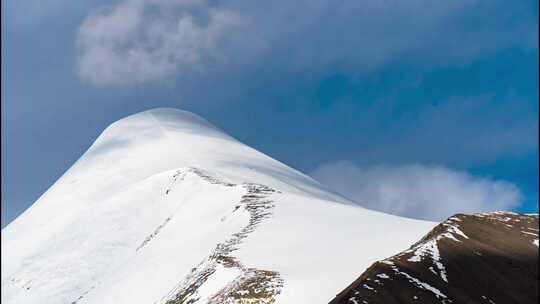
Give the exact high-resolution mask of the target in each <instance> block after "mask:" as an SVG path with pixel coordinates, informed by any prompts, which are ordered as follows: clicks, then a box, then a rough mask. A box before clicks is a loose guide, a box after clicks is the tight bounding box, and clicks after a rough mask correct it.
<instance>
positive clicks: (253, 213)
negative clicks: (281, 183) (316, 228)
mask: <svg viewBox="0 0 540 304" xmlns="http://www.w3.org/2000/svg"><path fill="white" fill-rule="evenodd" d="M189 173H192V174H195V175H197V176H199V177H200V178H202V179H204V180H206V181H207V182H209V183H212V184H220V185H224V186H227V187H237V186H239V185H236V184H232V183H228V182H225V181H222V180H220V179H218V178H216V177H213V176H211V175H209V174H207V173H205V172H203V171H202V170H199V169H197V168H189V169H187V170H185V171H178V172H177V173H176V174H175V175H174V181H178V180H182V179H183V178H184V177H185V176H186V174H189ZM240 186H241V187H244V188H245V189H246V190H247V193H246V194H245V195H244V196H242V199H241V201H240V202H239V203H238V204H237V205H236V206H235V208H234V210H233V213H235V212H238V210H239V209H240V208H242V209H243V210H245V211H247V212H248V213H249V223H248V225H247V226H245V227H244V228H243V229H242V230H241V231H239V232H237V233H234V234H233V235H232V236H231V237H230V238H229V239H227V240H226V241H224V242H222V243H219V244H217V246H216V248H215V249H214V250H213V252H212V253H211V254H210V255H209V256H208V257H206V258H205V259H204V260H203V261H202V262H201V263H199V265H197V266H195V267H194V268H193V269H192V271H191V273H190V274H189V275H187V277H186V278H185V279H184V280H183V281H181V282H180V283H179V284H178V285H177V286H175V287H174V288H173V289H172V290H171V291H170V292H169V293H168V294H167V295H165V296H164V297H163V298H162V299H161V300H160V301H158V302H156V304H180V303H197V302H198V301H199V300H201V299H202V296H201V295H200V293H199V291H200V289H201V288H202V287H203V285H204V284H205V283H206V282H208V281H209V280H211V279H212V276H214V275H216V274H217V273H220V272H231V270H232V272H233V273H234V274H235V275H236V276H235V277H234V279H233V280H232V281H231V282H230V283H228V284H227V285H226V286H225V287H223V288H222V289H221V290H218V291H217V293H215V294H214V295H212V296H211V297H210V298H208V299H203V300H207V303H209V304H212V303H216V304H217V303H236V301H238V300H240V299H243V298H249V299H257V300H258V303H273V302H274V298H275V296H277V295H278V294H279V293H280V292H281V288H282V287H283V279H282V278H281V276H280V274H279V273H278V272H275V271H269V270H260V269H255V268H249V267H247V266H245V265H244V264H243V263H242V262H241V261H240V260H239V259H238V258H236V257H235V256H233V255H232V253H233V252H234V251H236V250H238V245H239V244H240V243H241V242H242V240H243V239H245V238H246V237H248V235H249V233H251V232H253V231H254V230H255V229H256V228H257V226H258V225H259V224H260V223H261V222H262V221H263V220H264V219H266V218H268V217H269V216H270V215H271V209H272V208H274V206H275V205H274V203H273V201H272V200H269V199H267V197H268V196H270V195H271V194H272V193H274V192H277V190H274V189H272V188H270V187H267V186H264V185H260V184H252V183H246V184H242V185H240ZM170 190H171V189H168V190H167V191H166V193H169V192H170ZM220 276H221V274H220Z"/></svg>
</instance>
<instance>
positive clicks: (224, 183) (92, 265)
mask: <svg viewBox="0 0 540 304" xmlns="http://www.w3.org/2000/svg"><path fill="white" fill-rule="evenodd" d="M434 226H435V223H432V222H426V221H418V220H411V219H406V218H401V217H397V216H393V215H388V214H384V213H380V212H375V211H371V210H367V209H364V208H362V207H359V206H357V205H354V204H352V203H350V202H349V201H347V200H346V199H344V198H342V197H340V196H338V195H336V194H333V193H331V192H329V191H327V190H326V189H324V187H322V186H321V185H320V184H319V183H317V182H316V181H314V180H313V179H311V178H310V177H308V176H306V175H304V174H302V173H300V172H298V171H296V170H294V169H292V168H290V167H288V166H286V165H284V164H282V163H280V162H278V161H276V160H274V159H272V158H270V157H268V156H266V155H264V154H263V153H260V152H258V151H256V150H254V149H252V148H250V147H248V146H246V145H244V144H242V143H240V142H239V141H237V140H235V139H234V138H232V137H230V136H229V135H227V134H225V133H224V132H222V131H221V130H219V129H218V128H216V127H214V126H212V125H211V124H210V123H208V122H207V121H206V120H204V119H202V118H200V117H198V116H196V115H194V114H192V113H188V112H184V111H180V110H175V109H154V110H150V111H145V112H142V113H138V114H135V115H132V116H129V117H127V118H124V119H122V120H120V121H118V122H115V123H113V124H112V125H111V126H109V127H108V128H107V129H106V130H105V131H104V132H103V133H102V134H101V135H100V136H99V138H98V139H97V140H96V141H95V142H94V144H93V145H92V146H91V147H90V148H89V149H88V151H87V152H86V153H84V155H83V156H82V157H81V158H80V159H79V160H78V161H77V162H76V163H75V164H74V165H73V166H72V167H71V168H70V169H69V170H68V171H67V172H66V173H65V174H64V175H63V176H62V177H61V178H60V179H59V180H58V181H57V182H56V183H55V184H54V185H53V186H52V187H51V188H50V189H49V190H48V191H47V192H46V193H45V194H43V195H42V196H41V197H40V198H39V199H38V200H37V201H36V202H35V203H34V204H33V205H32V206H31V207H30V208H29V209H28V210H26V211H25V212H24V213H23V214H22V215H20V216H19V217H18V218H17V219H16V220H14V221H13V222H12V223H10V224H9V225H8V226H7V227H6V228H4V229H3V230H2V303H6V304H8V303H17V304H24V303H67V304H75V303H77V304H82V303H96V304H97V303H99V304H104V303H115V304H117V303H156V304H157V303H169V304H171V303H295V304H300V303H310V304H311V303H326V302H328V301H329V300H330V299H332V298H333V297H334V296H335V294H336V293H337V292H338V291H339V290H341V289H343V287H344V286H347V285H348V284H349V283H350V282H351V281H353V280H354V279H355V278H356V277H357V276H358V271H359V269H360V270H361V269H366V268H367V267H368V266H370V265H371V264H372V263H373V262H375V261H377V260H380V259H383V258H385V257H388V256H392V255H393V254H395V253H396V252H400V251H401V250H403V249H404V248H407V247H409V245H410V244H412V243H414V242H415V241H416V240H418V239H420V238H421V236H422V235H423V234H424V233H425V232H426V231H429V230H430V229H432V228H433V227H434ZM351 265H354V267H351Z"/></svg>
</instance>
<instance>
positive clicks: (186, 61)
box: [77, 0, 538, 85]
mask: <svg viewBox="0 0 540 304" xmlns="http://www.w3.org/2000/svg"><path fill="white" fill-rule="evenodd" d="M537 32H538V30H537V22H536V19H535V16H534V14H532V13H531V12H530V8H529V7H528V6H527V5H526V4H523V3H515V2H513V3H510V2H507V1H489V2H483V1H465V0H459V1H450V2H444V3H433V2H431V1H428V0H415V1H408V2H400V1H382V2H381V1H375V0H368V1H348V0H346V1H340V2H339V3H336V2H334V1H328V0H299V1H283V0H278V1H269V2H252V1H247V0H232V1H228V2H224V3H221V2H213V1H204V0H122V1H121V2H120V3H118V4H117V5H115V6H111V7H104V8H101V9H100V10H98V11H97V12H95V13H93V14H91V15H89V16H88V17H87V18H86V19H85V20H84V22H83V24H82V25H81V27H80V29H79V31H78V34H77V46H78V51H79V60H78V68H79V75H80V76H81V77H82V78H83V79H85V80H88V81H90V82H92V83H94V84H97V85H114V84H129V83H142V82H148V81H153V80H157V79H160V78H163V77H167V76H171V75H173V74H175V73H192V72H193V71H200V70H201V67H208V66H212V65H214V64H215V65H216V66H218V67H221V68H223V69H226V70H228V69H230V68H234V69H245V68H246V67H254V66H255V67H256V66H261V65H263V66H264V67H268V68H272V70H273V71H279V70H285V71H303V72H307V71H313V70H318V69H325V68H327V67H332V68H333V69H340V70H352V71H358V70H360V71H371V70H373V69H377V68H379V67H383V66H386V65H389V64H392V63H395V62H400V63H408V64H414V65H420V66H440V65H455V64H458V65H461V64H467V63H469V62H471V61H472V60H474V59H475V58H478V57H479V56H483V55H486V54H490V53H493V52H496V51H497V50H500V49H505V48H513V47H517V48H537V41H538V40H537ZM229 64H231V65H229ZM224 67H226V68H224ZM226 75H227V74H226Z"/></svg>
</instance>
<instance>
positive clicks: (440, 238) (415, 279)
mask: <svg viewBox="0 0 540 304" xmlns="http://www.w3.org/2000/svg"><path fill="white" fill-rule="evenodd" d="M538 300H539V298H538V215H520V214H516V213H511V212H493V213H481V214H474V215H465V214H457V215H454V216H452V217H450V218H448V219H447V220H446V221H444V222H442V223H441V224H439V225H437V226H436V227H435V228H434V229H433V230H432V231H431V232H429V233H428V234H427V235H426V236H425V237H424V238H422V239H421V240H420V241H419V242H417V243H416V244H414V245H413V246H411V247H410V248H409V249H408V250H406V251H403V252H401V253H399V254H397V255H395V256H393V257H390V258H388V259H386V260H382V261H378V262H376V263H374V264H373V265H372V266H370V267H369V268H368V269H367V270H366V271H365V272H364V273H363V274H362V275H361V276H360V277H359V278H358V279H357V280H356V281H354V282H353V283H352V284H351V285H349V286H348V287H347V288H346V289H345V290H343V291H342V292H341V293H339V294H338V295H337V296H336V297H335V298H334V299H333V300H332V301H331V302H330V304H345V303H348V304H356V303H358V304H361V303H385V304H392V303H430V304H431V303H490V304H492V303H497V304H503V303H504V304H511V303H516V304H518V303H519V304H526V303H531V304H536V303H538Z"/></svg>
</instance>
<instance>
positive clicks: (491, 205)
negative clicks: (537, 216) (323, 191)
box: [311, 161, 522, 220]
mask: <svg viewBox="0 0 540 304" xmlns="http://www.w3.org/2000/svg"><path fill="white" fill-rule="evenodd" d="M311 175H312V176H313V177H314V178H315V179H317V180H319V181H320V182H321V183H323V184H325V185H327V186H328V187H330V188H331V189H333V190H335V191H336V192H338V193H340V194H342V195H344V196H345V197H348V198H349V199H351V200H353V201H355V202H357V203H358V204H360V205H362V206H365V207H367V208H369V209H374V210H379V211H383V212H387V213H391V214H396V215H402V216H406V217H411V218H420V219H428V220H441V219H444V218H446V217H448V216H450V215H452V214H455V213H459V212H463V213H471V212H480V211H493V210H508V209H511V208H514V207H516V206H518V205H519V204H520V202H521V199H522V194H521V192H520V190H519V189H518V188H517V187H516V186H515V185H514V184H512V183H509V182H506V181H502V180H493V179H490V178H487V177H478V176H473V175H471V174H469V173H467V172H463V171H456V170H452V169H449V168H446V167H441V166H425V165H402V166H373V167H365V168H364V167H359V166H357V165H355V164H354V163H352V162H349V161H338V162H334V163H328V164H324V165H321V166H320V167H318V168H316V169H315V170H314V171H313V172H311Z"/></svg>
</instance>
